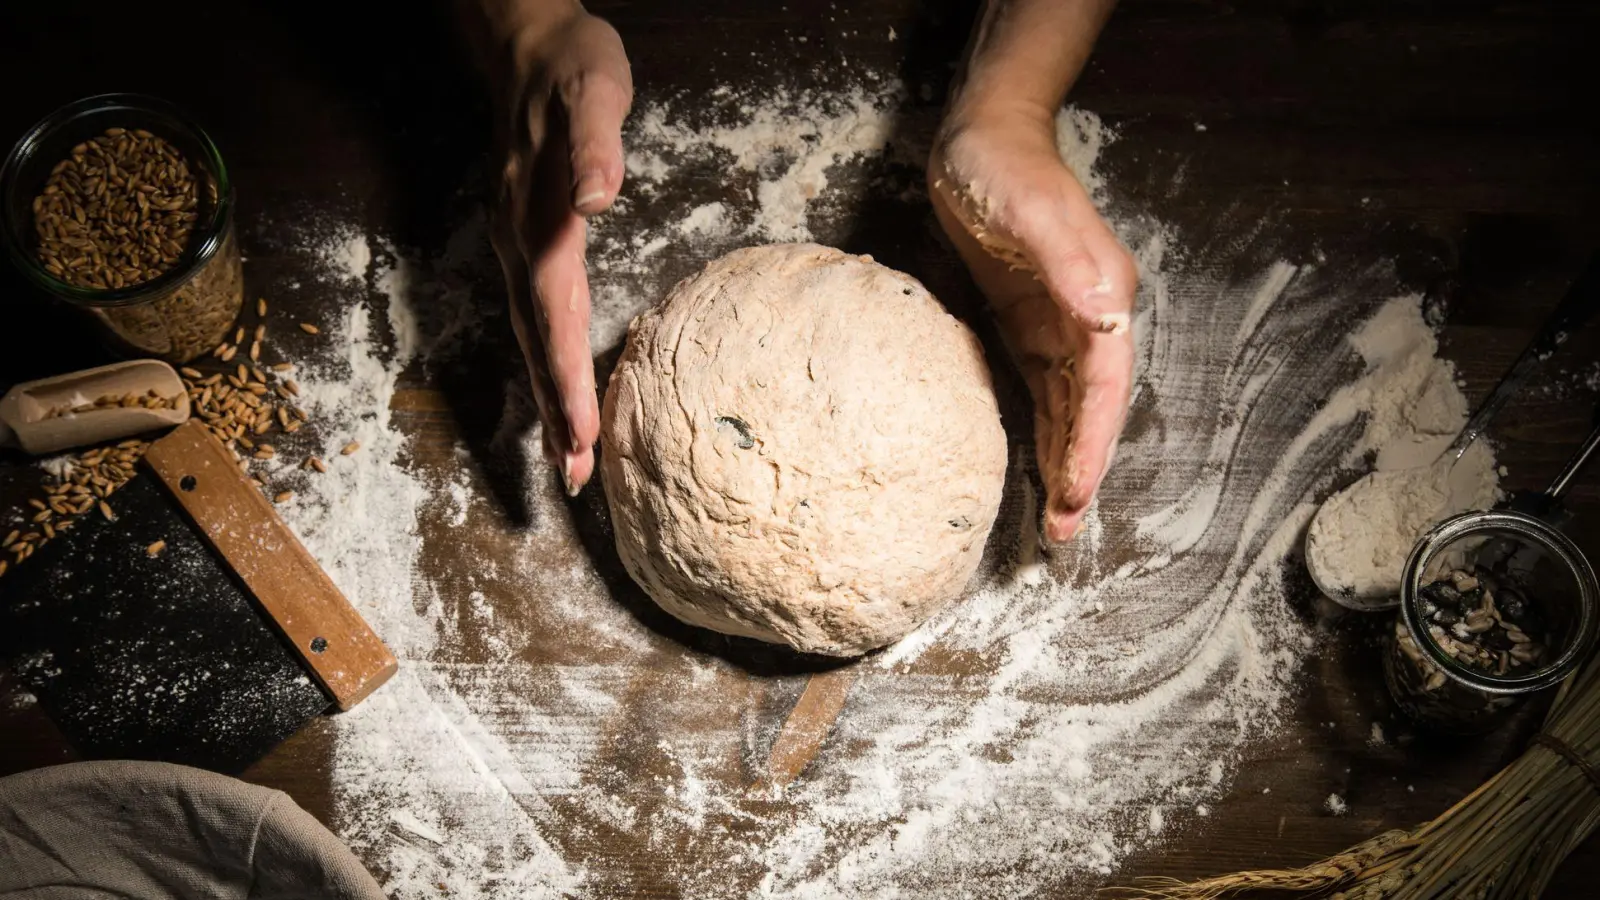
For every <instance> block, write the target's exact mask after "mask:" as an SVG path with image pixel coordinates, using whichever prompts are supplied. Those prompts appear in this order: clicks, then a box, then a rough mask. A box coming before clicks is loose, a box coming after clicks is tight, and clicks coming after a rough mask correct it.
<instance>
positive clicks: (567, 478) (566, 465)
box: [561, 453, 578, 497]
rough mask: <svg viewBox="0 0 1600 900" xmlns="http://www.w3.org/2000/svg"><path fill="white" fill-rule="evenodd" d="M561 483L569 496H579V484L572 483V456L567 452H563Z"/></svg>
mask: <svg viewBox="0 0 1600 900" xmlns="http://www.w3.org/2000/svg"><path fill="white" fill-rule="evenodd" d="M561 484H562V486H563V487H565V488H566V489H567V496H568V497H576V496H578V486H577V485H575V484H573V483H572V457H571V456H569V455H567V454H565V453H563V454H561Z"/></svg>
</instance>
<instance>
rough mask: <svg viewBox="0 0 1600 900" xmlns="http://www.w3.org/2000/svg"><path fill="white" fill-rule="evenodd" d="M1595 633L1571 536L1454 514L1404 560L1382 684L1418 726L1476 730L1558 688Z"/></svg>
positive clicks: (1586, 572)
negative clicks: (1534, 698) (1398, 604)
mask: <svg viewBox="0 0 1600 900" xmlns="http://www.w3.org/2000/svg"><path fill="white" fill-rule="evenodd" d="M1597 630H1600V584H1597V583H1596V579H1595V573H1594V570H1593V568H1592V567H1591V566H1590V565H1589V562H1588V560H1587V559H1585V558H1584V555H1583V552H1582V551H1581V550H1579V549H1578V547H1577V545H1576V544H1574V543H1573V542H1572V540H1571V539H1570V538H1568V537H1567V536H1566V535H1564V534H1562V533H1561V532H1559V531H1557V530H1556V529H1555V528H1553V527H1551V526H1550V525H1548V524H1547V523H1545V522H1543V521H1541V520H1539V519H1536V518H1534V517H1533V516H1530V515H1525V514H1523V513H1520V512H1516V511H1513V510H1482V511H1477V512H1469V513H1464V514H1462V515H1459V516H1455V517H1453V518H1451V519H1447V520H1445V521H1444V522H1441V523H1439V524H1438V525H1437V526H1435V527H1434V528H1433V529H1432V530H1431V531H1429V532H1428V533H1427V534H1426V535H1424V536H1423V538H1422V540H1421V541H1419V542H1418V543H1417V546H1416V548H1415V549H1414V550H1413V551H1412V553H1411V557H1410V559H1409V560H1407V562H1406V569H1405V572H1404V574H1403V576H1402V579H1401V588H1400V614H1399V616H1398V617H1397V618H1396V619H1395V623H1394V628H1393V632H1392V634H1391V635H1390V636H1389V640H1388V648H1387V652H1386V653H1385V657H1384V680H1385V683H1386V684H1387V685H1388V688H1389V693H1390V695H1391V696H1392V697H1393V698H1394V700H1395V703H1396V705H1398V706H1399V707H1400V709H1401V710H1402V711H1403V712H1404V713H1405V714H1406V715H1407V716H1408V717H1410V718H1411V719H1412V720H1413V721H1415V722H1417V723H1418V724H1420V725H1423V726H1426V727H1428V728H1430V729H1432V730H1434V731H1439V732H1444V733H1447V734H1457V735H1470V734H1478V733H1481V732H1485V731H1489V730H1491V729H1493V728H1495V727H1496V726H1497V725H1499V724H1500V723H1502V722H1504V721H1505V720H1506V719H1507V718H1508V717H1509V716H1510V715H1511V713H1512V712H1513V711H1514V709H1515V708H1516V707H1517V706H1518V705H1519V703H1520V702H1521V701H1522V700H1525V699H1527V698H1528V697H1529V696H1531V695H1532V694H1536V693H1538V692H1540V691H1544V690H1548V689H1550V688H1553V687H1555V686H1556V685H1558V684H1560V683H1561V681H1562V679H1564V678H1566V677H1567V675H1569V674H1571V673H1572V671H1573V670H1574V669H1576V668H1577V667H1578V666H1579V665H1580V664H1581V663H1582V662H1583V661H1584V660H1585V659H1586V658H1587V657H1588V655H1589V653H1590V651H1591V650H1592V649H1593V647H1594V644H1595V640H1596V637H1597Z"/></svg>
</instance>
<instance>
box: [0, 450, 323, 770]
mask: <svg viewBox="0 0 1600 900" xmlns="http://www.w3.org/2000/svg"><path fill="white" fill-rule="evenodd" d="M111 505H112V506H113V508H114V510H115V512H116V515H117V520H116V521H115V522H110V521H107V520H106V519H105V518H104V517H102V516H101V515H99V514H98V513H92V514H90V515H85V516H81V517H79V521H78V524H77V525H76V526H75V527H74V528H73V530H71V531H69V532H67V533H66V534H65V535H63V536H58V537H57V538H56V539H55V540H53V541H50V542H49V543H47V544H45V545H44V546H43V547H41V548H40V549H39V550H38V551H37V552H35V553H34V555H33V556H32V558H30V559H29V560H28V561H27V562H24V563H22V564H20V565H14V566H12V568H11V571H10V572H8V573H6V575H5V577H4V578H0V660H3V661H4V663H5V664H6V665H7V666H8V667H9V668H10V669H11V670H12V671H13V672H14V673H15V674H16V676H17V678H18V679H19V680H20V681H21V682H22V683H23V684H24V685H26V686H27V688H28V690H30V691H32V692H33V693H34V694H36V695H37V696H38V697H39V701H40V703H41V704H42V706H43V707H44V709H45V710H46V711H47V712H48V713H49V714H50V716H51V718H52V719H54V721H55V723H56V725H57V726H58V727H59V728H60V729H61V731H62V732H63V733H64V734H65V735H66V736H67V738H68V740H70V741H71V742H72V743H73V745H74V747H76V748H77V750H78V751H79V752H80V753H82V754H83V755H84V756H86V757H92V758H101V759H154V760H163V761H167V762H175V763H183V764H186V765H192V766H199V767H202V768H207V769H213V770H217V771H222V772H237V771H239V770H241V769H243V768H245V767H246V766H248V765H250V763H252V762H254V761H255V760H257V759H259V758H260V757H261V756H263V755H264V754H265V753H266V752H267V751H269V750H271V749H272V748H273V747H275V746H277V745H278V744H279V743H281V742H282V741H283V740H284V739H286V738H288V737H289V736H290V735H291V734H293V733H294V732H295V731H297V730H299V728H300V727H301V726H303V725H304V724H305V723H306V722H308V721H310V720H311V719H312V718H314V717H316V716H317V715H318V714H320V713H322V712H323V711H324V710H326V709H327V708H328V706H329V705H330V699H329V697H328V696H327V695H326V694H324V693H323V691H322V689H321V688H320V687H319V686H318V685H317V684H316V683H315V682H314V681H312V680H311V678H310V677H309V676H308V675H307V674H306V673H305V671H304V670H303V669H302V668H301V667H300V664H299V661H298V660H297V659H296V657H295V656H294V654H293V652H292V651H291V650H290V649H289V648H288V647H287V646H286V645H285V643H284V642H283V640H282V639H281V637H280V636H279V634H278V632H277V631H276V630H275V629H274V627H273V625H272V623H271V621H270V620H269V619H267V618H266V617H265V616H264V615H263V614H262V613H261V612H260V610H259V609H258V608H257V607H256V605H255V603H254V601H253V600H251V598H250V595H249V594H248V593H247V592H246V591H245V590H244V588H243V586H242V585H241V584H240V583H239V582H238V580H237V579H236V578H235V576H234V575H233V574H232V572H230V571H229V570H228V568H227V567H226V565H225V564H224V563H223V562H222V561H221V559H220V558H219V557H218V556H217V555H216V553H215V551H213V550H212V549H211V547H210V545H209V544H208V543H206V542H205V540H204V539H203V538H202V537H201V534H200V532H199V531H198V530H197V528H196V527H195V526H194V524H193V523H192V522H191V521H190V519H189V518H188V515H187V513H185V512H184V511H183V510H182V508H181V507H179V506H178V505H177V504H176V503H175V502H173V501H172V499H171V497H170V496H169V495H168V493H167V490H166V488H165V487H164V486H163V485H162V484H161V483H160V481H159V480H157V479H156V478H155V477H154V476H152V475H150V474H148V473H140V474H139V475H136V476H135V477H134V478H133V479H132V480H131V481H129V482H128V484H127V485H125V486H124V487H123V488H122V489H121V490H119V491H117V492H116V493H115V494H114V495H112V497H111ZM157 540H164V541H166V542H167V546H166V549H165V551H164V552H162V553H161V554H160V555H159V556H157V557H155V558H152V557H151V556H150V555H149V554H148V553H147V548H148V547H149V546H150V544H152V543H154V542H155V541H157Z"/></svg>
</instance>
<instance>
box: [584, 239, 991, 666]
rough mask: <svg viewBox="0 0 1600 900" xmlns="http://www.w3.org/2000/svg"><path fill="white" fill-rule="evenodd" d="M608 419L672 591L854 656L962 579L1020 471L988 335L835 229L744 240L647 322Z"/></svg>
mask: <svg viewBox="0 0 1600 900" xmlns="http://www.w3.org/2000/svg"><path fill="white" fill-rule="evenodd" d="M601 427H602V440H603V450H602V458H601V466H602V470H603V475H604V483H605V492H606V499H607V502H608V503H609V504H610V508H611V518H612V522H613V525H614V527H615V530H616V542H617V550H618V552H619V553H620V555H621V557H622V561H623V564H624V565H625V566H626V567H627V569H628V572H629V574H630V575H632V576H633V578H634V580H635V581H637V582H638V583H639V584H640V585H641V586H642V587H643V588H644V589H645V591H646V592H647V593H649V595H650V596H651V597H652V598H653V599H654V600H655V601H656V602H657V603H658V604H660V605H661V607H662V608H664V609H665V610H667V612H669V613H671V614H672V615H674V616H676V617H678V618H679V619H682V620H683V621H685V622H688V623H690V624H693V625H699V626H702V627H705V628H711V629H714V630H716V631H720V632H723V633H726V634H735V635H743V636H746V637H753V638H758V639H760V640H764V641H771V642H774V643H783V644H788V645H790V646H792V647H794V648H796V649H798V650H802V651H806V652H811V653H823V654H829V655H833V656H854V655H857V654H860V653H864V652H866V651H868V650H871V649H873V648H876V647H881V646H884V645H886V644H889V643H893V642H894V641H895V640H897V639H898V638H900V637H901V636H902V635H904V634H906V633H907V632H909V631H910V630H912V629H913V628H915V627H916V626H917V625H918V624H919V623H921V622H922V621H923V620H925V619H926V618H928V617H929V616H931V615H932V614H933V613H935V612H937V611H938V610H939V609H940V608H942V607H944V606H945V605H946V604H948V603H949V602H950V601H951V600H954V599H955V598H957V597H959V596H960V595H961V594H962V592H963V591H964V589H965V587H966V584H967V581H968V579H969V578H970V577H971V575H972V574H973V572H974V571H975V570H976V568H977V566H978V562H979V559H980V557H981V555H982V553H983V545H984V541H985V540H986V539H987V537H988V535H989V530H990V528H991V527H992V525H993V524H994V518H995V514H996V512H997V511H998V509H999V504H1000V493H1001V488H1002V485H1003V482H1004V480H1005V469H1006V458H1007V450H1006V438H1005V433H1004V432H1003V431H1002V430H1001V427H1000V416H999V411H998V407H997V405H996V402H995V397H994V391H993V387H992V385H991V383H990V377H989V369H988V366H987V365H986V364H985V361H984V357H983V351H982V348H981V347H980V346H979V344H978V340H977V338H976V337H975V336H974V335H973V334H972V332H971V331H969V330H968V329H967V327H966V326H965V325H963V324H962V323H961V322H959V321H958V320H957V319H956V318H955V317H953V316H951V315H950V314H949V313H947V312H945V310H944V308H943V307H942V306H940V305H939V302H938V301H937V300H935V299H934V298H933V297H932V295H930V294H929V293H928V292H927V290H926V289H925V288H923V286H922V285H921V284H920V283H919V282H917V281H916V280H915V279H913V278H911V277H910V276H908V275H904V274H902V273H900V272H896V271H894V270H893V269H889V268H887V267H885V266H881V265H879V264H877V263H874V262H872V261H871V259H870V258H868V257H857V256H850V255H848V254H845V253H842V252H840V251H838V250H833V249H830V248H827V247H821V246H817V245H815V244H778V245H771V246H765V247H750V248H746V249H743V250H737V251H735V252H733V253H730V254H728V255H727V256H724V257H722V258H721V259H718V260H716V261H714V262H712V263H710V264H709V265H707V266H706V268H705V270H704V271H702V272H701V273H700V274H699V275H696V276H693V277H691V278H688V279H686V280H684V281H683V282H681V283H679V284H678V285H677V286H676V287H675V288H673V290H672V291H671V293H670V294H669V295H668V296H667V298H666V300H665V301H663V302H662V303H661V304H660V305H659V306H657V307H656V308H654V309H652V310H650V311H648V312H646V313H644V314H642V315H640V316H639V317H638V318H637V319H635V320H634V322H633V324H632V326H631V327H630V328H629V331H628V344H627V348H626V349H625V350H624V352H623V354H622V358H621V360H620V361H619V362H618V363H617V368H616V371H615V372H614V373H613V374H612V376H611V381H610V384H609V385H608V387H607V390H606V397H605V404H604V409H603V412H602V425H601Z"/></svg>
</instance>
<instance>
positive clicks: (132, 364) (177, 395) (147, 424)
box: [0, 359, 189, 455]
mask: <svg viewBox="0 0 1600 900" xmlns="http://www.w3.org/2000/svg"><path fill="white" fill-rule="evenodd" d="M188 419H189V393H188V391H187V390H186V389H185V388H184V384H183V379H181V378H179V377H178V373H177V372H174V371H173V370H172V367H171V366H169V365H167V364H166V363H164V362H160V361H158V360H153V359H137V360H132V361H129V362H121V363H114V364H112V365H109V366H101V367H100V368H98V369H85V370H84V371H82V372H73V373H71V374H70V375H56V376H54V377H51V378H41V379H39V380H38V381H28V382H24V383H22V384H19V385H17V386H16V387H14V388H12V389H11V390H10V391H9V392H7V393H6V395H5V397H4V398H0V446H17V447H21V448H22V449H23V451H24V452H26V453H31V454H34V455H40V454H45V453H55V452H56V451H58V450H65V449H67V448H68V447H79V446H82V445H84V444H103V443H106V442H108V441H114V440H117V439H119V438H125V437H128V436H130V435H135V434H140V433H142V432H146V431H154V430H156V429H158V428H167V427H169V426H172V425H181V424H183V423H184V422H186V421H188Z"/></svg>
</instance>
